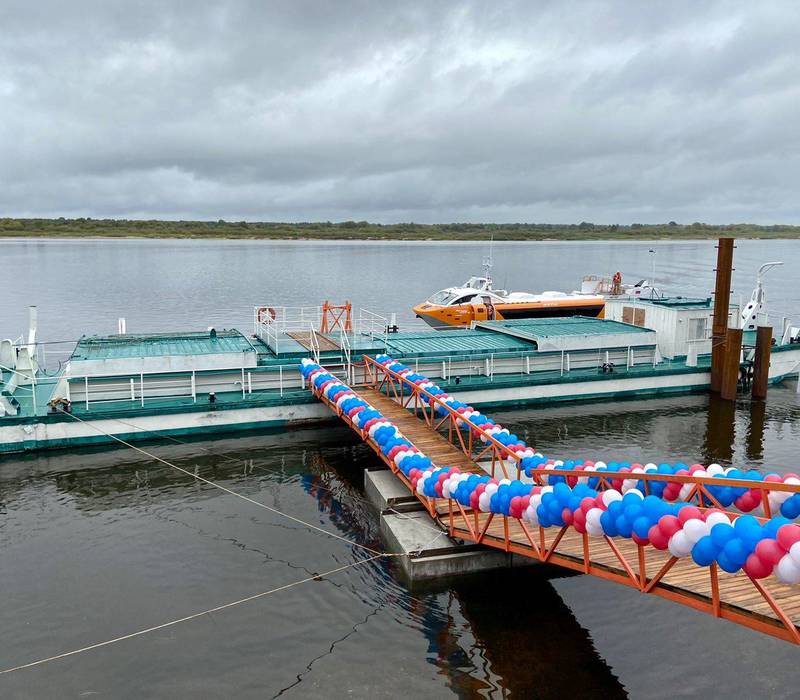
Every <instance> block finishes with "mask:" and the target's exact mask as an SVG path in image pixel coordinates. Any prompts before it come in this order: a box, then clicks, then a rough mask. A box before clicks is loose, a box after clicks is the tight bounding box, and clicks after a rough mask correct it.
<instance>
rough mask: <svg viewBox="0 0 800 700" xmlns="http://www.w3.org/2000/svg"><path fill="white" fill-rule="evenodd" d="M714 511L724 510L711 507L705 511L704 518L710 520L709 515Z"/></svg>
mask: <svg viewBox="0 0 800 700" xmlns="http://www.w3.org/2000/svg"><path fill="white" fill-rule="evenodd" d="M712 513H722V511H721V510H720V509H719V508H709V509H708V510H705V511H703V520H708V516H709V515H711V514H712Z"/></svg>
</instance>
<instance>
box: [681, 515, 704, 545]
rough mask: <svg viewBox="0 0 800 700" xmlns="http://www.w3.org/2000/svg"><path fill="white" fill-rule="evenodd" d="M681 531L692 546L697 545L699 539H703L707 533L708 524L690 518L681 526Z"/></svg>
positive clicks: (698, 519)
mask: <svg viewBox="0 0 800 700" xmlns="http://www.w3.org/2000/svg"><path fill="white" fill-rule="evenodd" d="M683 531H684V532H685V533H686V537H687V539H688V540H689V542H691V543H692V544H697V542H698V541H699V540H700V538H701V537H705V536H706V535H707V534H708V532H709V527H708V523H705V522H703V521H702V520H700V518H690V519H689V520H687V521H686V522H685V523H684V524H683Z"/></svg>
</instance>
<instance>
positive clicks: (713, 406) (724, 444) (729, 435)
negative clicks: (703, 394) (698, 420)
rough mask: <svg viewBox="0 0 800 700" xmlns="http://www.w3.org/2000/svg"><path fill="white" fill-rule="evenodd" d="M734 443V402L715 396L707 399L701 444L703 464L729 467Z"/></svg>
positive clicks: (712, 395) (711, 395)
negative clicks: (703, 438)
mask: <svg viewBox="0 0 800 700" xmlns="http://www.w3.org/2000/svg"><path fill="white" fill-rule="evenodd" d="M735 442H736V402H735V401H726V400H724V399H721V398H720V397H719V396H717V395H715V394H710V395H709V397H708V414H707V416H706V432H705V441H704V444H703V460H704V462H705V464H712V463H713V462H717V463H719V464H723V465H725V466H730V463H731V460H732V459H733V448H734V443H735Z"/></svg>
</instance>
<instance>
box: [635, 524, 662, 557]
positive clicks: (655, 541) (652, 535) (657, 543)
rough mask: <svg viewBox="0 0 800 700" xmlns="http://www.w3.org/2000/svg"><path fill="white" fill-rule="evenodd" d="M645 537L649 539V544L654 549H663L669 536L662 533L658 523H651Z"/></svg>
mask: <svg viewBox="0 0 800 700" xmlns="http://www.w3.org/2000/svg"><path fill="white" fill-rule="evenodd" d="M631 534H633V533H631ZM647 539H649V540H650V544H652V545H653V546H654V547H655V548H656V549H660V550H661V551H664V550H665V549H666V548H667V545H668V544H669V537H665V536H664V533H663V532H661V529H660V528H659V527H658V525H653V526H652V527H651V528H650V530H649V531H648V533H647Z"/></svg>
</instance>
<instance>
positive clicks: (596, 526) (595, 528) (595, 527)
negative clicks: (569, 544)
mask: <svg viewBox="0 0 800 700" xmlns="http://www.w3.org/2000/svg"><path fill="white" fill-rule="evenodd" d="M586 532H587V533H588V534H589V535H590V536H591V537H602V536H603V535H604V534H605V533H604V532H603V528H602V526H601V525H600V523H599V522H598V523H590V522H588V521H587V522H586Z"/></svg>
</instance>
